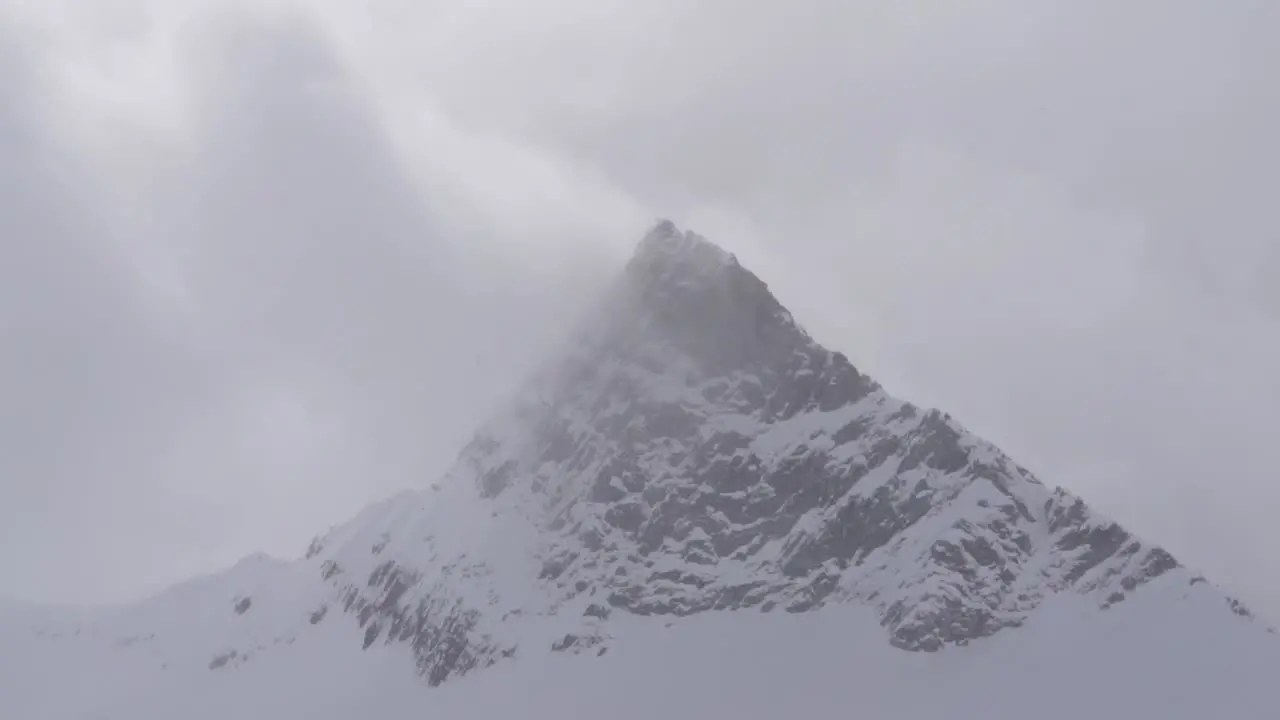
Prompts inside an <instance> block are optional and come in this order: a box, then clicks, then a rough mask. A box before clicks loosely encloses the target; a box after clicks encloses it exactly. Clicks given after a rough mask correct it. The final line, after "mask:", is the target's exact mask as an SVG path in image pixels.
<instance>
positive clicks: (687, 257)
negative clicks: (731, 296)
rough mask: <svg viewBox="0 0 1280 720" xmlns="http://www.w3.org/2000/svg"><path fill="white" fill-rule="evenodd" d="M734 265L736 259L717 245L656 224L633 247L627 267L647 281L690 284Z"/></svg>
mask: <svg viewBox="0 0 1280 720" xmlns="http://www.w3.org/2000/svg"><path fill="white" fill-rule="evenodd" d="M737 265H738V260H737V258H736V257H734V255H733V254H732V253H729V252H728V251H726V250H724V249H723V248H721V247H720V246H719V245H716V244H715V243H713V242H711V241H710V240H708V239H706V238H705V237H703V236H701V235H699V234H698V233H696V232H693V231H692V230H680V228H678V227H676V224H675V223H673V222H671V221H670V220H659V221H658V222H657V224H655V225H654V226H653V228H651V229H650V230H649V232H647V233H645V235H644V237H643V238H642V239H641V240H640V243H639V245H637V246H636V250H635V253H634V255H633V256H632V258H631V262H630V264H629V266H628V267H629V269H631V270H632V271H639V272H642V273H643V274H645V275H646V276H649V277H655V276H656V277H662V278H666V279H671V278H672V277H673V276H678V277H679V278H681V279H684V280H692V279H694V278H701V279H706V278H708V277H710V276H714V275H716V274H717V273H719V272H720V271H722V270H724V269H726V268H732V267H736V266H737Z"/></svg>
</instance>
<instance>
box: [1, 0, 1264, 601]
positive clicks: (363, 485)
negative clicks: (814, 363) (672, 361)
mask: <svg viewBox="0 0 1280 720" xmlns="http://www.w3.org/2000/svg"><path fill="white" fill-rule="evenodd" d="M1278 27H1280V6H1274V5H1272V4H1269V3H1260V2H1248V1H1247V0H1225V1H1224V2H1219V3H1202V2H1193V1H1192V0H1167V1H1165V2H1155V1H1154V0H1134V1H1133V2H1127V3H1122V4H1119V3H1108V2H1102V1H1101V0H1097V1H1094V0H1085V1H1068V0H1024V1H1020V2H1014V1H1013V0H1006V1H1000V0H957V1H956V2H951V3H945V4H943V3H923V2H899V3H827V2H819V1H818V0H812V1H802V2H795V3H786V4H774V3H764V2H728V1H727V0H698V1H694V0H680V1H679V2H676V1H675V0H657V1H655V2H647V3H623V2H613V1H603V0H551V1H548V2H536V3H531V2H517V1H516V0H485V1H483V2H473V3H465V4H460V3H445V2H419V3H410V2H397V1H394V0H373V1H371V2H360V3H356V2H336V1H325V2H310V3H302V2H285V1H283V0H281V1H268V0H261V1H259V2H217V3H214V2H194V1H192V0H181V1H178V0H151V1H148V0H110V1H106V0H103V1H100V2H94V1H91V0H83V1H82V2H73V1H70V0H61V1H54V0H46V1H44V2H38V3H37V2H22V1H21V0H0V343H2V344H3V347H4V348H5V351H4V353H3V354H0V398H3V399H4V402H3V405H2V406H0V407H3V410H0V568H3V573H0V577H2V578H3V580H0V594H4V595H10V596H15V597H21V598H27V599H32V600H50V601H57V602H66V603H82V602H96V601H103V600H114V599H121V598H127V597H135V596H138V595H140V594H143V593H146V592H149V591H151V590H153V589H155V588H157V587H160V586H162V585H166V584H169V583H171V582H174V581H176V580H179V579H181V578H183V577H186V576H189V575H192V574H195V573H198V572H204V571H207V570H211V569H214V568H217V567H221V566H224V565H227V564H230V563H231V562H233V561H234V560H235V559H236V558H238V557H240V556H242V555H245V554H247V553H249V552H252V551H255V550H266V551H268V552H271V553H275V554H281V555H294V554H296V553H297V552H299V551H300V550H301V549H302V548H303V547H305V544H306V541H307V539H308V538H309V537H310V536H311V535H313V534H314V533H316V532H318V531H320V530H322V529H323V528H324V527H325V526H327V525H328V524H330V523H333V522H337V521H340V520H343V519H345V518H346V517H348V516H349V515H351V514H353V513H354V512H355V511H356V510H357V509H358V508H359V507H360V506H362V505H363V504H365V503H366V502H368V501H370V500H373V499H376V498H378V497H382V496H384V495H386V494H388V493H389V492H391V491H393V490H394V489H396V488H399V487H403V486H407V485H413V484H419V483H422V482H425V481H428V480H430V479H432V478H433V475H434V473H435V472H437V471H438V470H439V469H440V468H442V467H444V466H445V465H447V463H448V461H449V460H450V459H451V457H452V456H453V454H454V453H455V452H456V450H457V449H458V447H459V446H460V444H461V443H462V442H463V441H465V439H466V437H467V435H468V433H469V432H470V430H471V428H472V427H473V426H474V424H475V423H476V422H477V421H478V420H479V419H480V418H482V417H484V416H485V414H486V413H487V411H488V410H489V408H490V407H492V405H493V404H494V403H496V402H498V401H499V400H500V399H501V398H502V397H503V396H504V394H505V393H507V392H509V391H510V389H511V388H512V387H513V386H514V385H515V383H517V382H518V380H519V378H520V376H521V375H522V373H523V372H524V371H525V370H526V369H527V368H528V366H529V364H530V362H531V361H532V360H533V359H534V358H536V357H537V355H538V354H539V353H540V352H541V351H542V350H543V349H544V348H546V347H547V344H548V343H549V342H551V340H552V339H553V338H555V337H556V336H557V334H558V333H560V332H562V331H563V328H564V327H565V325H566V324H567V323H569V322H571V320H572V318H573V317H574V316H575V314H576V313H578V312H580V311H581V309H582V308H583V307H584V305H586V304H587V303H590V302H591V298H592V297H593V296H594V294H595V293H596V292H597V291H598V290H599V289H600V287H601V286H602V285H603V283H605V282H606V281H607V279H608V276H609V273H611V272H612V271H613V270H614V269H616V267H617V266H618V263H620V262H621V260H622V259H623V258H624V257H625V255H626V253H627V252H628V250H629V246H630V245H631V243H633V242H634V241H635V240H636V239H638V237H639V234H640V233H641V232H642V231H643V230H644V228H645V226H646V225H647V224H648V223H649V222H650V221H651V220H652V219H653V218H654V217H657V216H670V217H672V218H673V219H675V220H677V221H678V222H680V224H681V225H684V226H691V227H694V228H696V229H698V230H700V231H701V232H703V233H704V234H706V235H709V236H710V237H712V238H713V239H714V240H716V241H718V242H720V243H721V244H723V245H725V246H726V247H728V248H729V249H730V250H733V251H734V252H736V253H738V255H739V256H740V257H741V259H742V260H743V262H744V264H746V265H747V266H749V267H751V268H752V269H753V270H755V271H756V272H757V273H758V274H760V275H761V276H762V277H763V278H764V279H765V280H766V281H768V282H769V283H770V284H771V285H772V286H773V287H774V289H775V290H776V291H777V294H778V295H779V297H780V299H781V300H782V301H783V302H784V303H785V304H787V305H788V306H789V307H790V309H791V310H792V311H793V312H794V313H795V314H796V316H797V317H798V318H799V319H800V320H801V321H802V322H803V323H805V324H806V325H807V326H809V328H810V329H811V330H812V331H813V332H814V334H815V335H816V336H817V337H818V338H819V339H821V340H822V341H823V342H825V343H826V344H828V345H831V346H833V347H835V348H837V349H840V350H843V351H845V352H846V353H847V354H848V355H849V356H850V357H851V358H852V359H853V360H854V362H855V363H857V364H858V365H859V366H860V367H861V368H862V369H864V370H866V371H868V372H870V373H871V374H873V375H875V376H876V377H877V378H879V379H880V380H881V381H883V382H884V383H885V384H886V385H887V386H889V387H890V388H891V389H892V390H894V391H895V392H897V393H898V394H902V395H905V396H907V397H909V398H911V399H914V400H918V401H920V402H922V403H925V404H929V405H936V406H940V407H942V408H945V409H947V410H949V411H951V412H952V413H953V414H954V415H956V416H957V417H958V418H960V419H961V420H962V421H963V422H964V423H965V424H966V425H968V426H970V427H972V428H973V429H975V430H977V431H978V432H980V433H982V434H984V435H986V436H988V437H990V438H991V439H993V440H994V441H996V442H997V443H999V444H1001V445H1002V446H1003V447H1005V448H1006V449H1007V450H1008V451H1009V452H1011V453H1012V454H1013V455H1014V456H1015V457H1017V458H1019V459H1020V460H1021V461H1023V463H1024V464H1027V465H1028V466H1030V467H1032V468H1033V469H1034V470H1035V471H1036V472H1037V474H1039V475H1040V476H1042V477H1044V478H1045V479H1046V480H1048V481H1049V482H1051V483H1057V484H1062V485H1066V486H1068V487H1070V488H1072V489H1073V490H1076V491H1078V492H1079V493H1080V494H1082V495H1084V496H1085V497H1086V498H1088V499H1089V500H1090V501H1091V502H1092V503H1093V504H1095V505H1096V506H1098V507H1099V508H1100V509H1103V510H1104V511H1106V512H1108V513H1109V514H1112V515H1114V516H1116V517H1117V518H1118V519H1120V520H1121V521H1122V522H1124V523H1125V524H1126V525H1128V526H1130V527H1132V528H1133V529H1134V530H1135V531H1136V532H1138V533H1140V534H1143V535H1146V536H1149V537H1151V538H1152V539H1154V540H1156V541H1159V542H1161V543H1162V544H1164V545H1166V546H1168V547H1169V548H1170V549H1171V550H1172V551H1173V552H1174V553H1175V554H1177V555H1178V556H1179V557H1180V558H1181V559H1183V560H1184V561H1186V562H1188V563H1189V564H1191V565H1194V566H1198V567H1201V568H1203V569H1204V570H1205V571H1206V572H1207V573H1209V574H1210V575H1211V576H1212V577H1213V578H1214V579H1216V580H1218V581H1219V582H1221V583H1223V584H1224V585H1226V586H1227V587H1229V588H1231V589H1233V590H1236V591H1238V592H1240V593H1241V594H1243V596H1244V597H1245V598H1246V599H1247V600H1249V601H1251V604H1252V605H1254V606H1255V607H1256V608H1258V609H1259V610H1260V611H1261V612H1262V613H1263V614H1264V615H1267V614H1269V615H1271V616H1273V617H1276V616H1280V584H1277V581H1276V580H1275V575H1274V573H1270V572H1268V571H1267V570H1268V567H1269V565H1268V563H1269V557H1268V553H1267V550H1268V549H1269V548H1271V547H1274V546H1275V545H1276V544H1277V542H1280V536H1278V535H1277V533H1278V532H1280V531H1277V530H1276V529H1275V526H1274V523H1272V522H1270V519H1271V517H1272V515H1273V514H1274V512H1275V508H1276V507H1277V505H1278V504H1280V503H1278V501H1280V490H1277V488H1278V487H1280V485H1278V484H1277V483H1276V482H1275V473H1274V470H1273V461H1272V458H1271V455H1272V454H1271V452H1270V446H1271V437H1270V436H1271V434H1272V429H1273V427H1274V422H1273V420H1272V408H1274V407H1276V406H1277V401H1280V380H1278V379H1277V375H1276V374H1275V372H1274V370H1273V368H1275V367H1277V366H1280V295H1278V294H1277V293H1276V291H1275V290H1273V289H1272V288H1271V287H1270V284H1269V283H1268V282H1267V280H1268V279H1269V278H1272V277H1274V276H1276V275H1277V273H1280V249H1278V248H1280V245H1278V244H1277V243H1276V242H1275V238H1276V236H1277V230H1278V228H1277V223H1276V221H1275V218H1274V213H1272V212H1271V210H1270V207H1269V200H1270V198H1269V197H1268V195H1267V193H1268V192H1269V190H1270V189H1271V188H1274V187H1275V186H1276V185H1277V181H1278V180H1280V178H1277V176H1276V173H1277V172H1278V171H1277V168H1280V156H1278V155H1280V142H1277V140H1276V137H1275V133H1276V131H1275V129H1274V128H1277V127H1280V85H1277V84H1276V83H1275V82H1274V80H1273V78H1271V77H1270V76H1271V74H1272V70H1271V68H1273V67H1275V66H1277V65H1278V64H1280V57H1277V55H1278V54H1280V50H1277V49H1276V47H1275V44H1274V43H1273V42H1272V38H1273V37H1274V36H1275V32H1276V29H1277V28H1278Z"/></svg>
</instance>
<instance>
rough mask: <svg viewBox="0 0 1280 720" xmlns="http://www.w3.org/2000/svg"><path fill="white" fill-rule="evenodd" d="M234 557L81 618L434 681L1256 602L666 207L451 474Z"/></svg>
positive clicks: (222, 654) (925, 643)
mask: <svg viewBox="0 0 1280 720" xmlns="http://www.w3.org/2000/svg"><path fill="white" fill-rule="evenodd" d="M232 570H233V571H234V572H230V571H229V572H228V573H227V574H225V576H222V575H220V576H217V577H215V578H214V579H213V580H211V581H210V583H211V586H217V587H216V588H215V589H213V590H208V591H201V592H200V593H197V594H198V595H199V596H198V597H195V598H193V599H190V600H184V601H183V603H182V606H183V607H187V608H189V609H190V611H189V613H188V616H187V617H185V618H183V619H182V620H181V622H179V621H177V620H175V621H174V622H172V623H170V624H169V625H166V626H164V627H161V628H159V629H157V627H156V622H155V620H154V619H153V618H151V617H149V613H148V612H147V611H145V608H146V607H149V605H148V603H145V602H144V603H142V604H139V605H138V606H136V607H134V608H130V609H126V610H124V611H122V612H120V613H118V614H116V615H113V616H112V619H111V620H110V621H109V622H108V621H104V622H103V623H102V624H101V626H100V627H99V628H98V630H95V632H97V631H101V632H102V633H105V634H106V635H110V636H111V637H112V638H113V639H112V642H117V643H120V642H125V641H128V642H129V645H128V647H147V646H152V647H158V646H160V645H164V647H166V648H169V647H170V646H172V648H176V649H166V650H164V651H163V652H161V651H158V650H157V651H156V652H157V653H159V655H158V656H163V657H165V658H168V659H167V660H166V661H165V662H178V661H177V660H174V659H173V658H176V657H179V656H180V657H182V658H183V659H182V660H181V662H184V663H188V664H199V665H200V666H201V669H203V670H205V671H207V672H214V673H220V672H233V671H237V670H238V669H239V668H242V667H246V666H250V665H252V664H253V663H254V662H255V661H256V659H257V658H258V657H260V656H261V655H263V654H268V655H269V654H270V653H272V652H275V650H273V648H279V647H282V646H288V645H292V644H293V643H294V642H296V641H298V640H299V638H302V637H305V636H306V635H308V634H309V633H312V632H315V631H316V628H317V627H318V626H319V627H328V626H329V625H332V624H335V623H339V624H350V625H354V626H355V627H357V628H358V629H359V633H360V638H361V640H360V644H361V645H362V648H361V649H362V650H364V651H369V650H370V649H372V648H374V647H393V646H394V647H402V648H404V649H405V650H407V652H408V654H409V656H410V657H411V658H412V662H413V663H414V664H415V665H416V669H417V672H418V673H419V674H420V676H421V677H422V678H423V679H424V680H425V682H426V683H427V684H428V685H431V686H439V685H441V684H443V683H445V682H446V681H449V680H452V679H455V678H458V677H461V676H465V675H470V674H472V673H475V672H477V671H479V670H483V669H484V668H488V667H491V666H494V665H497V664H499V663H504V662H514V659H515V658H517V657H525V656H528V655H530V654H532V655H538V654H543V653H548V652H555V653H565V654H594V655H603V654H605V653H607V652H608V651H609V649H610V648H611V647H613V646H614V644H615V640H616V637H615V635H616V633H617V628H619V627H621V625H619V622H620V621H622V620H624V619H629V618H630V619H641V620H644V619H647V620H651V621H655V622H663V623H666V622H674V621H676V620H679V619H681V618H687V617H690V616H701V615H704V614H707V613H719V612H734V611H737V612H748V611H749V612H753V613H766V614H767V613H773V612H781V613H790V614H803V613H808V612H813V611H817V610H819V609H822V608H827V607H839V606H850V605H852V606H863V607H866V608H868V609H869V611H870V612H872V613H874V615H875V617H876V618H877V621H878V622H879V623H880V625H881V626H882V628H883V631H884V633H885V636H886V641H887V642H888V643H889V644H891V645H893V646H895V647H897V648H900V649H902V650H906V651H924V652H935V651H939V650H944V649H947V648H951V647H955V646H962V645H970V644H973V643H975V642H978V641H982V640H986V639H989V638H993V637H996V636H1000V635H1002V634H1004V633H1007V632H1010V631H1012V629H1013V628H1018V627H1021V626H1022V625H1024V624H1025V623H1027V622H1028V621H1030V620H1032V619H1033V618H1035V617H1036V616H1037V613H1038V612H1040V608H1041V607H1042V606H1043V605H1045V604H1046V603H1049V602H1050V601H1052V600H1054V599H1055V598H1057V597H1059V596H1062V597H1071V598H1074V599H1075V600H1077V601H1078V602H1079V603H1081V604H1082V605H1081V606H1082V607H1088V608H1091V612H1098V613H1104V612H1108V611H1111V610H1112V609H1113V608H1115V607H1116V606H1118V605H1121V604H1124V603H1126V602H1128V601H1130V599H1131V598H1132V597H1134V596H1135V595H1138V594H1141V593H1148V594H1151V593H1158V594H1161V596H1162V597H1164V596H1167V597H1168V598H1169V602H1170V603H1173V604H1175V605H1176V604H1177V603H1184V604H1188V606H1190V605H1192V604H1194V605H1195V606H1196V607H1200V606H1201V605H1204V606H1205V607H1208V606H1211V605H1214V604H1215V603H1216V604H1217V605H1218V606H1219V607H1220V613H1221V615H1222V618H1221V619H1214V620H1212V622H1215V623H1217V622H1223V623H1227V622H1246V623H1255V622H1256V620H1255V618H1253V616H1252V613H1250V612H1249V611H1248V610H1247V609H1246V608H1245V607H1244V606H1243V605H1242V604H1240V603H1239V601H1238V600H1235V599H1233V598H1230V597H1228V596H1226V595H1225V594H1222V593H1221V592H1220V591H1219V590H1218V589H1217V588H1216V587H1214V586H1212V585H1211V584H1210V583H1208V582H1207V581H1206V580H1205V579H1204V578H1203V577H1202V576H1200V575H1198V574H1195V573H1192V572H1191V571H1190V570H1188V569H1187V568H1185V567H1183V566H1182V565H1181V564H1180V563H1179V562H1178V561H1177V560H1176V559H1175V558H1174V557H1173V556H1172V555H1171V554H1170V553H1168V552H1167V551H1165V550H1164V549H1163V548H1161V547H1160V546H1158V545H1155V544H1152V543H1149V542H1146V541H1144V540H1142V539H1140V538H1138V537H1136V536H1134V535H1133V534H1132V533H1130V532H1129V531H1127V530H1126V529H1124V528H1123V527H1122V526H1120V525H1119V524H1117V523H1115V522H1114V521H1113V520H1111V519H1110V518H1108V517H1106V516H1105V515H1103V514H1100V513H1097V512H1095V511H1094V510H1092V509H1091V508H1090V507H1089V506H1088V505H1087V504H1086V503H1085V502H1084V501H1083V500H1082V499H1081V498H1079V497H1077V496H1075V495H1074V494H1072V493H1070V492H1068V491H1066V490H1063V489H1061V488H1051V487H1049V486H1046V485H1045V484H1044V483H1042V482H1041V481H1040V480H1039V479H1038V478H1036V477H1035V476H1034V475H1032V474H1031V473H1030V472H1029V471H1027V470H1026V469H1025V468H1023V467H1021V466H1020V465H1018V464H1017V463H1016V462H1014V461H1013V460H1012V459H1011V458H1009V457H1008V456H1007V455H1006V454H1004V453H1003V452H1002V451H1001V450H1000V449H999V448H997V447H996V446H994V445H992V444H991V443H989V442H987V441H985V440H983V439H981V438H980V437H978V436H976V435H974V434H973V433H971V432H969V431H968V430H967V429H965V428H964V427H963V426H962V425H961V424H960V423H958V422H956V421H955V420H954V419H953V418H951V417H950V416H949V415H947V414H946V413H943V412H941V411H938V410H930V409H925V408H920V407H917V406H915V405H913V404H911V403H909V402H906V401H903V400H900V399H898V398H896V397H894V396H892V395H891V394H889V393H888V392H887V391H886V390H885V389H884V388H883V387H881V386H880V385H879V383H877V382H876V381H875V380H873V379H872V378H870V377H868V376H866V375H864V374H863V373H861V372H860V371H859V370H858V369H857V368H856V367H855V366H854V365H853V364H852V363H851V362H850V361H849V360H848V358H847V357H846V356H845V355H843V354H842V353H839V352H834V351H831V350H829V349H827V348H825V347H823V346H822V345H820V344H818V343H817V342H816V341H814V340H813V339H812V338H811V337H810V336H809V334H808V333H807V332H806V331H805V330H804V329H803V328H802V327H801V326H800V325H799V324H798V323H797V322H796V321H795V320H794V318H793V317H792V316H791V314H790V312H788V311H787V310H786V308H785V307H783V306H782V305H781V303H779V302H778V301H777V299H776V298H775V297H774V296H773V294H772V292H771V291H770V290H769V289H768V286H767V285H766V284H765V283H764V281H762V280H760V279H759V278H758V277H756V276H755V275H754V274H753V273H751V271H749V270H747V269H746V268H744V267H742V266H741V264H740V263H738V261H737V259H736V257H735V256H733V255H732V254H731V253H728V252H726V251H724V250H723V249H721V248H720V247H719V246H717V245H715V244H714V243H712V242H711V241H709V240H707V239H705V238H703V237H702V236H700V235H697V234H696V233H692V232H686V231H681V230H679V229H678V228H677V227H676V226H675V225H674V224H673V223H671V222H670V221H660V222H659V223H657V224H656V225H655V226H654V227H653V228H652V229H651V230H650V231H649V232H648V233H646V234H645V235H644V237H643V239H642V240H641V241H640V243H639V245H638V246H637V249H636V252H635V254H634V255H633V257H632V259H631V260H630V261H629V262H628V263H627V264H626V266H625V267H624V269H623V270H622V272H621V273H620V275H619V278H618V282H617V283H616V284H615V286H614V287H613V288H612V289H611V291H610V292H609V293H608V295H607V296H606V297H605V298H604V300H603V301H602V302H601V304H600V306H599V307H597V308H593V310H592V312H590V313H588V316H587V318H586V320H585V321H584V323H583V324H582V326H581V327H580V328H579V329H578V331H577V332H575V333H574V334H573V335H572V336H571V338H570V340H569V342H568V344H567V346H566V348H565V351H564V352H563V353H562V354H561V355H560V356H559V357H557V358H555V359H554V361H553V362H550V363H548V364H547V365H546V367H544V368H543V369H542V370H541V371H540V372H538V373H536V374H535V375H534V376H533V377H532V378H531V379H530V381H529V382H528V383H526V384H525V386H524V387H522V388H521V390H520V392H518V393H517V394H516V396H515V398H514V399H513V400H512V402H511V403H510V404H509V405H508V406H507V408H505V409H504V410H503V411H502V412H499V413H497V414H496V415H495V416H494V417H493V418H492V419H490V420H489V421H488V422H486V423H485V424H484V425H483V426H482V427H481V428H480V429H479V430H478V431H477V432H476V433H475V435H474V436H473V438H472V440H471V441H470V442H469V443H468V444H467V445H466V446H465V447H464V448H463V449H462V450H461V451H460V453H459V455H458V458H457V461H456V463H455V465H454V467H453V468H452V470H450V471H449V472H448V473H446V475H445V476H444V477H443V478H441V479H440V480H438V481H437V482H435V483H434V484H432V485H430V486H428V487H427V488H424V489H422V490H414V491H405V492H402V493H399V494H397V495H396V496H393V497H391V498H388V499H386V500H384V501H382V502H379V503H375V504H374V505H371V506H369V507H367V508H365V509H364V510H362V511H361V512H360V513H359V514H357V515H356V517H354V518H353V519H352V520H350V521H349V522H347V523H344V524H342V525H339V526H337V527H335V528H331V529H330V530H329V531H328V532H326V533H324V534H322V535H320V536H318V537H317V538H316V539H315V540H313V541H312V543H311V545H310V547H309V548H308V550H307V552H306V554H305V557H304V558H302V559H300V560H298V561H296V562H293V563H275V562H265V561H261V559H259V560H255V561H253V562H248V563H241V564H238V565H237V567H236V568H233V569H232ZM224 581H225V582H224ZM220 583H222V584H225V585H227V589H225V590H224V589H221V585H220ZM231 586H234V588H235V589H234V591H232V590H231V589H230V588H231ZM223 595H227V597H223ZM164 597H169V596H165V595H163V594H162V598H164ZM1215 598H1217V599H1215ZM156 602H161V601H156ZM152 604H154V603H152ZM1197 612H1199V611H1197ZM1197 617H1199V616H1197ZM193 619H199V620H200V622H202V623H209V624H212V625H214V626H217V627H223V626H225V627H226V628H227V629H226V631H225V632H223V633H221V638H222V639H221V640H220V641H219V644H218V645H217V646H216V647H211V648H201V647H195V646H196V645H197V644H198V643H196V642H195V641H194V640H190V641H184V640H183V639H182V638H184V637H187V635H184V633H187V630H185V629H184V628H183V627H182V625H183V624H184V623H186V624H190V623H191V622H192V621H193ZM627 622H630V620H627ZM1205 622H1209V621H1207V620H1206V621H1205ZM1257 624H1258V625H1259V627H1260V628H1261V629H1263V630H1269V628H1265V627H1263V626H1262V624H1261V623H1257ZM91 625H92V624H91ZM68 627H69V626H68ZM77 627H78V630H77V631H82V630H84V629H85V628H86V627H90V626H77ZM63 632H70V630H69V629H66V630H64V631H63ZM166 633H168V634H167V635H166ZM165 643H168V645H165ZM184 643H188V644H189V645H191V647H188V646H187V645H184Z"/></svg>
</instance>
